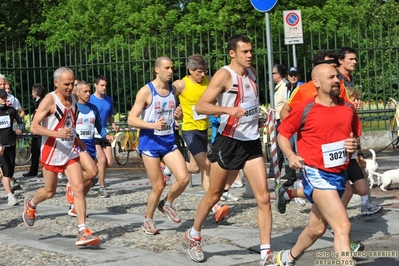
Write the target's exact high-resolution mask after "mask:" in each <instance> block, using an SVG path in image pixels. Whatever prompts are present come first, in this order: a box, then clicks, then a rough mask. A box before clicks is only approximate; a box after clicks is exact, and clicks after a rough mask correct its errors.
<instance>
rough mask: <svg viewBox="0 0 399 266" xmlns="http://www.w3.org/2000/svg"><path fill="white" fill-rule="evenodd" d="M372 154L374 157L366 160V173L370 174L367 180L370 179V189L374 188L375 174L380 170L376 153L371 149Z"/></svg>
mask: <svg viewBox="0 0 399 266" xmlns="http://www.w3.org/2000/svg"><path fill="white" fill-rule="evenodd" d="M369 151H370V152H371V154H372V155H373V156H372V158H371V159H365V161H366V172H367V174H368V176H367V178H368V179H369V184H370V188H373V185H374V178H373V173H375V171H377V169H378V163H377V161H376V156H375V151H374V150H373V149H369Z"/></svg>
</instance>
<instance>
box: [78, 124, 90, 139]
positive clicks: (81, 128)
mask: <svg viewBox="0 0 399 266" xmlns="http://www.w3.org/2000/svg"><path fill="white" fill-rule="evenodd" d="M76 132H77V133H78V135H79V138H80V139H92V138H93V137H94V126H93V125H85V124H77V125H76Z"/></svg>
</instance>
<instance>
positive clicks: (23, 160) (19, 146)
mask: <svg viewBox="0 0 399 266" xmlns="http://www.w3.org/2000/svg"><path fill="white" fill-rule="evenodd" d="M15 146H16V147H15V165H17V166H21V165H27V164H28V163H29V162H30V160H31V158H32V153H31V146H32V138H31V137H28V136H17V140H16V144H15Z"/></svg>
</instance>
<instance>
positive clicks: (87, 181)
mask: <svg viewBox="0 0 399 266" xmlns="http://www.w3.org/2000/svg"><path fill="white" fill-rule="evenodd" d="M75 82H76V79H75ZM75 88H76V95H77V97H78V102H77V106H78V116H77V120H76V133H77V134H78V136H79V139H80V140H81V141H82V142H83V143H81V144H80V147H79V157H80V163H81V165H82V170H83V182H84V183H83V184H84V195H87V193H88V192H89V190H90V187H92V186H93V182H95V181H94V177H95V176H97V173H98V169H97V165H96V162H95V161H96V158H97V155H96V144H95V142H94V132H95V129H97V132H100V135H101V137H102V138H105V139H107V140H108V141H109V142H112V141H113V139H114V138H113V137H112V136H110V135H108V131H107V129H106V128H104V127H103V126H102V124H101V118H100V115H99V112H98V109H97V107H96V106H94V105H92V104H91V103H89V99H90V93H91V86H90V84H89V83H87V82H86V81H80V82H79V83H78V84H77V86H76V87H75ZM66 187H67V190H66V194H65V197H66V200H67V201H68V203H69V204H71V206H70V207H69V211H68V215H69V216H72V217H76V212H75V209H74V207H73V202H74V198H73V191H72V186H71V185H70V183H69V182H68V183H67V186H66ZM86 216H87V214H86Z"/></svg>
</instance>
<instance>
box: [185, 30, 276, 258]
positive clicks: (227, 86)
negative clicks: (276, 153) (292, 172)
mask: <svg viewBox="0 0 399 266" xmlns="http://www.w3.org/2000/svg"><path fill="white" fill-rule="evenodd" d="M227 50H228V52H229V56H230V58H231V63H230V64H229V65H228V66H225V67H222V68H221V69H219V70H218V71H217V72H216V73H215V75H214V76H213V77H212V80H211V82H210V83H209V85H208V87H207V89H206V90H205V92H204V94H203V95H202V97H201V99H200V100H199V101H198V103H197V105H196V108H195V110H196V112H197V113H199V114H207V115H220V118H221V121H220V126H219V129H218V134H217V136H216V139H215V142H214V145H213V147H212V153H211V156H210V161H211V168H210V176H209V190H208V191H207V193H206V195H205V196H204V198H202V200H201V202H200V203H199V205H198V208H197V212H196V214H195V219H194V225H193V227H192V228H189V229H188V230H187V231H186V232H185V234H184V238H185V241H186V244H187V246H188V251H189V255H190V257H191V259H192V260H194V261H196V262H201V261H203V260H204V254H203V252H202V250H201V239H202V238H201V227H202V225H203V223H204V222H205V219H206V217H207V216H208V213H209V211H210V210H211V208H212V206H213V205H214V204H215V203H216V202H218V200H219V199H220V196H221V195H222V193H223V189H224V186H225V185H226V182H227V179H228V176H229V173H230V172H231V171H237V170H239V169H243V171H244V174H245V176H246V177H247V180H248V182H249V184H250V186H251V187H252V190H253V191H254V195H255V198H256V202H257V204H258V214H257V216H258V228H259V232H260V242H261V245H260V249H261V258H260V265H268V264H270V263H271V262H272V259H273V253H272V250H271V245H270V240H271V229H272V213H271V207H270V195H269V192H268V189H267V181H266V168H265V163H264V161H263V153H262V147H261V143H260V140H259V130H258V129H259V128H258V118H259V117H258V115H259V103H258V95H257V85H256V82H255V81H256V77H255V74H254V73H255V69H254V68H252V67H251V63H252V44H251V41H250V40H249V38H248V37H247V36H245V35H236V36H234V37H232V38H231V39H230V40H229V42H228V45H227ZM216 100H217V102H218V104H219V105H214V104H213V103H214V102H215V101H216Z"/></svg>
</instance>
